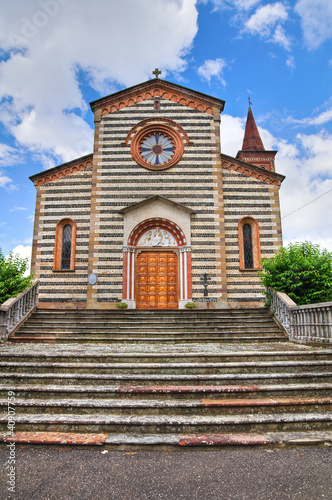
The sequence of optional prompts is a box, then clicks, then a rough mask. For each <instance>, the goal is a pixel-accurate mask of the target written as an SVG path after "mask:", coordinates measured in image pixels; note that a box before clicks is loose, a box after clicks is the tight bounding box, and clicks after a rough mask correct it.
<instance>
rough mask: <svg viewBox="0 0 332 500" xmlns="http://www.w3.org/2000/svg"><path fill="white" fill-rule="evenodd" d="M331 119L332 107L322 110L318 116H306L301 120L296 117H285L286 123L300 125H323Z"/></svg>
mask: <svg viewBox="0 0 332 500" xmlns="http://www.w3.org/2000/svg"><path fill="white" fill-rule="evenodd" d="M331 120H332V108H330V109H327V110H325V111H323V112H322V113H320V114H319V115H318V116H314V117H312V116H311V117H306V118H302V119H301V120H299V119H296V118H291V117H289V118H287V122H288V123H294V124H297V125H302V126H306V125H307V126H309V125H324V123H327V122H329V121H331Z"/></svg>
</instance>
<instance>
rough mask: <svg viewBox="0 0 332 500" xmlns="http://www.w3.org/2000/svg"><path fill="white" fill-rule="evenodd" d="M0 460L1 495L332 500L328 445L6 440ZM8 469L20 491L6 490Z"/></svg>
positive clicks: (21, 499) (20, 498)
mask: <svg viewBox="0 0 332 500" xmlns="http://www.w3.org/2000/svg"><path fill="white" fill-rule="evenodd" d="M13 459H14V460H15V461H14V462H12V463H11V464H9V465H8V462H9V461H10V460H13ZM0 464H1V466H0V469H1V476H0V498H1V499H15V500H30V499H31V500H76V499H79V500H90V499H98V500H155V499H156V500H157V499H164V500H178V499H179V500H180V499H185V500H215V499H222V500H233V499H234V500H242V499H243V500H318V499H324V500H332V481H331V473H332V448H331V447H328V446H306V447H288V448H260V447H255V448H254V447H248V448H245V447H225V448H219V449H203V448H193V449H185V450H183V449H181V450H177V449H176V450H171V449H170V450H163V451H162V450H156V449H153V450H151V449H149V450H144V449H143V450H135V449H132V450H125V451H120V450H115V451H114V450H110V449H107V448H104V447H70V446H58V447H55V446H27V445H25V446H23V445H16V446H15V449H14V447H12V449H10V448H9V447H8V446H6V445H1V446H0ZM10 466H11V467H15V469H14V474H13V469H12V470H11V471H10ZM9 472H11V473H12V475H11V478H12V479H13V478H14V482H15V493H13V492H11V491H9V490H8V487H10V483H8V480H9V479H10V476H9V475H8V473H9Z"/></svg>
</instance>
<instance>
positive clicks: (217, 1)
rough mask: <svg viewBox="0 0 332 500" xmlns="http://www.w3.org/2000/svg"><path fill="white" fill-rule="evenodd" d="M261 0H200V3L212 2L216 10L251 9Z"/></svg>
mask: <svg viewBox="0 0 332 500" xmlns="http://www.w3.org/2000/svg"><path fill="white" fill-rule="evenodd" d="M260 1H261V0H199V2H200V3H205V4H207V3H209V2H210V3H212V4H213V7H214V10H217V9H224V8H234V7H235V8H236V9H238V10H250V9H251V8H252V7H253V6H254V5H256V4H258V3H259V2H260Z"/></svg>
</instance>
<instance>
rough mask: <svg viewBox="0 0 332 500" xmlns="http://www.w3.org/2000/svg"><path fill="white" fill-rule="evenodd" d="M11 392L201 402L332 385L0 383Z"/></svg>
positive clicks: (319, 390) (311, 391) (0, 392)
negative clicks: (209, 399) (199, 399)
mask: <svg viewBox="0 0 332 500" xmlns="http://www.w3.org/2000/svg"><path fill="white" fill-rule="evenodd" d="M8 391H14V392H15V395H16V397H22V398H23V397H24V398H30V397H32V398H38V399H39V398H41V399H44V398H46V399H50V398H52V399H54V400H56V399H62V398H76V399H77V398H81V399H84V398H93V399H103V398H112V399H123V398H125V399H130V400H135V399H137V398H142V397H144V399H150V400H164V399H165V398H168V399H170V398H171V399H175V400H182V399H183V398H184V397H185V398H186V399H197V396H198V395H199V397H200V398H215V397H217V398H218V399H221V398H227V399H229V398H235V399H237V398H239V397H241V398H255V399H258V398H267V397H269V398H277V397H296V396H298V397H299V396H301V397H318V398H323V397H331V396H332V383H326V382H320V383H313V382H306V383H297V384H295V383H293V381H292V382H289V380H284V381H283V382H282V383H280V384H271V383H270V384H269V383H258V384H252V383H247V384H245V383H239V384H237V385H235V384H234V385H230V384H227V385H226V384H225V385H217V384H215V385H203V384H201V385H190V384H187V385H180V384H178V385H170V384H167V383H164V384H163V385H162V384H161V385H142V384H140V385H136V386H134V385H118V384H117V385H106V384H103V385H100V384H98V385H97V384H95V385H93V384H91V385H77V384H76V385H74V384H61V383H60V384H58V385H57V384H31V383H27V384H18V383H16V384H15V385H14V386H13V384H11V383H9V384H8V383H4V384H0V397H1V398H2V399H6V398H8Z"/></svg>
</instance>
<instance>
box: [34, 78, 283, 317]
mask: <svg viewBox="0 0 332 500" xmlns="http://www.w3.org/2000/svg"><path fill="white" fill-rule="evenodd" d="M166 84H167V82H164V83H163V85H164V86H165V85H166ZM144 85H150V86H151V85H155V86H156V85H159V83H158V81H157V83H156V82H154V81H153V82H152V83H150V82H146V83H145V84H142V86H143V87H144ZM175 87H176V88H177V89H180V90H179V94H180V95H179V96H178V97H177V96H175V95H174V96H172V98H164V97H162V96H161V95H160V94H161V91H160V90H156V93H157V94H158V106H156V104H155V95H156V94H154V95H151V96H150V97H149V98H146V97H145V98H142V99H141V98H140V96H138V97H139V98H138V97H137V96H136V103H135V101H134V100H133V99H129V100H127V101H128V102H127V101H126V102H124V101H120V97H119V98H118V94H121V92H120V93H118V94H115V97H114V96H109V97H108V98H104V100H101V101H103V102H99V101H95V103H92V108H93V111H94V113H95V139H94V152H93V155H89V156H87V157H84V158H81V159H78V160H75V161H73V162H70V163H67V164H65V165H62V166H60V167H56V168H55V169H51V170H49V171H46V172H43V173H41V174H36V175H35V176H33V177H32V178H31V179H32V180H33V182H34V183H35V186H36V188H37V202H36V215H35V229H34V241H33V256H32V269H33V271H34V272H35V274H36V277H38V278H40V279H41V287H40V303H41V306H42V307H70V306H71V307H88V308H112V307H115V303H116V302H118V301H121V299H122V292H123V279H124V269H123V255H124V254H123V252H124V247H126V245H127V244H128V242H127V241H126V239H127V236H126V238H125V237H124V212H123V210H125V209H126V208H127V207H131V206H133V205H135V204H137V203H139V202H142V201H143V200H147V199H149V198H151V197H153V196H156V195H159V196H161V197H163V198H164V199H165V198H166V200H169V201H170V202H175V203H177V204H180V205H183V206H185V207H187V208H188V209H191V211H192V212H191V211H190V210H189V211H188V213H190V216H189V220H190V221H191V234H190V239H191V242H190V247H191V263H192V275H191V278H190V279H192V298H193V300H194V301H195V302H197V303H198V305H199V306H200V307H224V306H226V305H227V304H228V305H230V306H231V307H237V306H241V305H242V306H258V305H262V302H263V296H262V294H261V285H260V280H259V276H258V271H257V270H244V271H243V270H240V266H239V242H238V224H239V221H240V220H241V219H242V218H243V217H252V218H254V219H255V221H257V223H258V226H259V234H260V253H261V256H262V257H263V258H264V257H269V256H272V255H273V254H274V253H275V251H276V250H277V249H278V248H279V246H280V245H281V223H280V210H279V198H278V189H279V186H280V182H281V180H282V176H278V174H275V173H274V172H271V171H269V170H268V169H267V170H265V171H264V169H261V168H259V167H257V166H254V167H250V165H248V164H246V163H245V162H243V161H240V160H239V159H234V158H230V157H227V156H226V155H223V154H221V151H220V111H221V108H222V101H220V100H217V99H216V100H214V101H213V98H211V102H210V101H209V97H208V96H203V95H198V93H197V95H198V97H197V102H196V101H188V100H187V101H186V99H184V97H181V96H183V95H185V90H181V89H183V88H181V87H179V86H175ZM123 92H126V91H123ZM128 92H129V94H130V95H133V96H134V94H133V91H128ZM188 92H189V93H190V92H192V93H193V91H188ZM168 95H169V94H168ZM134 97H135V96H134ZM104 101H105V102H104ZM112 102H113V105H112ZM114 103H115V104H116V106H115V104H114ZM202 103H203V104H202ZM105 106H106V107H105ZM107 106H108V107H107ZM148 119H149V120H150V122H149V123H152V122H151V119H152V120H154V121H155V122H158V120H159V121H160V123H161V122H162V121H163V120H164V122H166V123H168V124H169V126H176V127H177V133H178V134H180V136H181V137H182V140H183V144H184V151H183V156H182V158H181V159H180V161H179V162H178V163H177V164H175V165H173V166H171V167H170V168H168V169H165V170H160V171H156V170H149V169H146V168H144V167H142V166H140V165H139V164H138V163H137V162H136V161H135V160H134V158H133V156H132V151H131V140H132V137H134V134H135V133H136V128H135V126H136V125H138V127H139V124H140V123H141V122H142V121H144V120H148ZM121 210H122V212H120V211H121ZM150 210H151V208H150ZM140 213H141V210H140ZM171 213H172V212H171V211H170V214H171ZM153 215H154V216H155V217H158V214H157V213H156V214H153ZM148 216H149V217H150V216H151V214H150V215H149V213H148V212H147V217H148ZM64 218H70V219H72V220H73V221H74V222H75V224H76V225H77V239H76V254H75V267H74V269H71V270H70V271H68V272H66V271H59V270H55V269H57V268H54V246H55V229H56V225H57V223H58V222H59V221H60V220H61V219H64ZM183 230H185V231H187V230H188V227H186V228H183ZM187 240H188V241H189V238H188V237H187ZM91 273H95V274H96V276H97V283H96V284H94V285H90V284H88V276H89V275H90V274H91ZM204 274H207V277H208V296H204V286H203V281H202V278H203V276H204ZM190 286H191V284H190Z"/></svg>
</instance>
